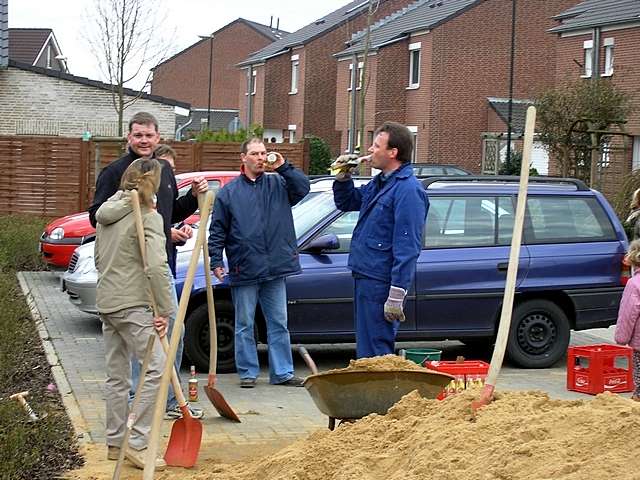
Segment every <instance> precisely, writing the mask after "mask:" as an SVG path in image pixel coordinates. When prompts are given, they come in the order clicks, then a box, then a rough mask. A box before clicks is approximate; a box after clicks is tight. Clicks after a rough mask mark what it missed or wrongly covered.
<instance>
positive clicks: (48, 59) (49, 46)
mask: <svg viewBox="0 0 640 480" xmlns="http://www.w3.org/2000/svg"><path fill="white" fill-rule="evenodd" d="M47 68H51V45H48V46H47Z"/></svg>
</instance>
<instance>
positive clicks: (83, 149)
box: [0, 135, 309, 217]
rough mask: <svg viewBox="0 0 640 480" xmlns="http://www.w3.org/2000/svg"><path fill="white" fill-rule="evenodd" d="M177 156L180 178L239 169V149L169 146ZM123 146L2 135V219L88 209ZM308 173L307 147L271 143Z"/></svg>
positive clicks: (233, 145)
mask: <svg viewBox="0 0 640 480" xmlns="http://www.w3.org/2000/svg"><path fill="white" fill-rule="evenodd" d="M166 143H168V144H169V145H171V146H172V147H173V148H174V149H175V150H176V153H177V157H178V158H177V160H176V173H182V172H193V171H207V170H237V169H238V168H239V167H240V153H239V152H240V144H238V143H213V142H207V143H194V142H175V141H170V142H166ZM125 147H126V145H125V143H124V142H123V141H119V140H114V139H104V140H101V139H97V140H91V141H88V142H83V141H82V140H81V139H79V138H64V137H36V136H22V135H20V136H2V135H0V166H1V167H2V174H1V175H0V208H1V209H2V210H1V212H2V213H3V214H33V215H39V216H43V217H60V216H62V215H68V214H70V213H75V212H81V211H84V210H86V209H87V207H88V206H89V204H90V202H91V200H92V199H93V193H94V190H95V179H96V171H98V172H99V171H100V169H102V168H104V167H105V166H106V165H108V164H109V163H111V162H112V161H113V160H115V159H117V158H118V157H120V155H122V152H123V151H124V148H125ZM270 147H273V149H274V150H276V151H278V152H280V153H282V155H284V156H285V157H286V158H287V159H288V160H289V161H290V162H291V163H292V164H294V165H295V166H296V167H298V168H301V169H302V170H303V171H305V172H308V169H309V148H308V142H306V141H305V142H304V143H293V144H289V143H278V144H273V145H272V144H267V149H270Z"/></svg>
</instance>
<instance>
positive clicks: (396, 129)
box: [333, 122, 429, 358]
mask: <svg viewBox="0 0 640 480" xmlns="http://www.w3.org/2000/svg"><path fill="white" fill-rule="evenodd" d="M412 150H413V138H412V135H411V132H410V131H409V129H407V127H405V126H404V125H400V124H399V123H395V122H386V123H384V124H383V125H382V126H381V127H379V128H378V130H376V132H375V138H374V140H373V145H372V146H371V147H370V148H369V153H370V154H371V155H370V162H371V166H372V167H373V168H377V169H379V170H381V173H379V174H378V175H376V176H375V177H374V178H373V179H372V180H371V181H370V182H369V183H367V184H366V185H363V186H361V187H359V188H355V186H354V184H353V180H352V179H351V174H350V171H349V170H347V171H343V172H340V173H338V174H337V175H336V179H335V182H334V183H333V192H334V196H335V202H336V206H337V207H338V208H339V209H340V210H342V211H345V212H348V211H358V210H359V211H360V216H359V217H358V223H357V224H356V227H355V229H354V230H353V236H352V238H351V253H350V254H349V264H348V265H349V268H350V269H351V271H352V274H353V277H354V318H355V329H356V354H357V357H358V358H363V357H374V356H378V355H386V354H389V353H393V352H394V344H395V338H396V333H397V332H398V328H399V326H400V322H402V321H404V319H405V316H404V310H403V309H404V299H405V296H406V295H407V290H408V289H409V288H410V287H411V284H412V283H413V277H414V273H415V266H416V261H417V259H418V255H419V254H420V250H421V248H422V232H423V230H424V223H425V220H426V217H427V211H428V209H429V200H428V199H427V195H426V193H425V190H424V187H423V186H422V184H421V183H420V182H419V181H418V180H417V179H416V177H415V176H414V175H413V169H412V167H411V164H410V162H411V151H412Z"/></svg>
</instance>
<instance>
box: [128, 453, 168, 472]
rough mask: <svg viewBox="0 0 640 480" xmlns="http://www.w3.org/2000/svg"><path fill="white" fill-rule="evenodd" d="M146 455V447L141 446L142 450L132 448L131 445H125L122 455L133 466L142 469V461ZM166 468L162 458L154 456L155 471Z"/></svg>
mask: <svg viewBox="0 0 640 480" xmlns="http://www.w3.org/2000/svg"><path fill="white" fill-rule="evenodd" d="M146 456H147V449H146V448H143V449H142V450H134V449H133V448H131V447H127V450H126V451H125V453H124V457H125V458H126V459H127V460H129V461H130V462H131V463H133V465H134V467H136V468H139V469H140V470H144V461H145V457H146ZM165 468H167V464H166V462H165V461H164V459H163V458H156V471H158V472H161V471H162V470H164V469H165Z"/></svg>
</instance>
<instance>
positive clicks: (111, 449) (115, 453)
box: [107, 445, 120, 460]
mask: <svg viewBox="0 0 640 480" xmlns="http://www.w3.org/2000/svg"><path fill="white" fill-rule="evenodd" d="M119 456H120V447H116V446H113V445H107V460H118V457H119Z"/></svg>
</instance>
